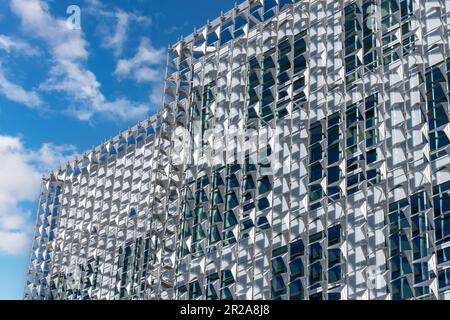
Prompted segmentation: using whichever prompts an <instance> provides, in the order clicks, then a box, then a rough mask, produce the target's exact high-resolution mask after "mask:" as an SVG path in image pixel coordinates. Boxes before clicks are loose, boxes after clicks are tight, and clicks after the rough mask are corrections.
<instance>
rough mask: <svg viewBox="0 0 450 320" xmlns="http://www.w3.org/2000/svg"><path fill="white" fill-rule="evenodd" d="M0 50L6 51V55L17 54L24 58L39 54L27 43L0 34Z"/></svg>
mask: <svg viewBox="0 0 450 320" xmlns="http://www.w3.org/2000/svg"><path fill="white" fill-rule="evenodd" d="M0 50H3V51H6V52H7V53H14V52H17V53H20V54H21V55H26V56H36V55H38V54H39V52H38V50H37V49H36V48H34V47H32V46H31V45H30V44H28V43H27V42H25V41H23V40H21V39H13V38H12V37H8V36H6V35H4V34H0Z"/></svg>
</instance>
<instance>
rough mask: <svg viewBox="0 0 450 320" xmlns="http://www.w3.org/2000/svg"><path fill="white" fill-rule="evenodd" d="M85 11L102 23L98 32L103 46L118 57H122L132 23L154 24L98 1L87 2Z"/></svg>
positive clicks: (149, 20) (89, 0)
mask: <svg viewBox="0 0 450 320" xmlns="http://www.w3.org/2000/svg"><path fill="white" fill-rule="evenodd" d="M84 11H85V12H87V13H88V14H90V15H92V16H95V17H96V20H98V21H99V22H100V24H99V27H98V31H99V34H100V36H101V38H102V42H101V45H102V46H103V47H104V48H107V49H112V50H113V52H114V55H115V56H116V57H118V56H120V55H122V52H123V49H124V45H125V43H126V42H127V40H128V32H129V30H130V26H131V24H132V23H137V24H139V25H140V26H142V27H148V26H149V25H150V24H151V23H152V20H151V19H150V18H149V17H145V16H142V15H139V14H136V13H134V12H126V11H124V10H121V9H110V8H109V7H108V6H107V5H104V4H102V3H101V2H100V1H98V0H87V7H86V9H85V10H84ZM99 17H102V18H104V20H102V19H99Z"/></svg>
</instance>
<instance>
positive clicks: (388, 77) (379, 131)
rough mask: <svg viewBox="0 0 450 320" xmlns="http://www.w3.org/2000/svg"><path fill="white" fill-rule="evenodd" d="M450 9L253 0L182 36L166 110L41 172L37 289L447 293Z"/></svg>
mask: <svg viewBox="0 0 450 320" xmlns="http://www.w3.org/2000/svg"><path fill="white" fill-rule="evenodd" d="M449 20H450V1H448V0H434V1H419V0H365V1H362V0H357V1H355V0H353V1H351V0H339V1H332V2H330V1H319V0H318V1H313V0H311V1H306V0H303V1H295V3H292V2H291V1H288V0H285V1H282V0H278V1H275V0H273V1H269V0H266V1H248V2H244V3H242V4H240V5H239V6H237V7H236V8H234V9H233V10H231V11H229V12H227V13H225V14H223V16H222V17H220V18H218V19H216V20H213V21H212V22H209V23H208V24H207V25H206V26H205V27H202V28H200V29H198V30H196V31H195V32H194V33H193V34H192V35H190V36H188V37H186V38H183V39H181V41H180V42H179V43H177V44H176V45H174V46H172V47H171V48H169V50H168V60H167V72H166V80H165V89H164V96H165V98H164V105H163V108H162V110H161V112H159V113H158V115H157V116H155V117H152V118H151V119H148V120H146V121H143V122H141V123H140V124H139V125H137V126H136V127H134V128H132V129H130V130H129V131H126V132H124V133H123V134H121V135H119V136H117V137H115V138H113V139H112V140H111V141H109V142H107V143H105V144H103V145H101V146H100V147H98V148H96V149H95V150H92V151H90V152H88V153H86V154H85V155H84V156H83V157H82V158H80V159H79V160H78V161H76V162H74V163H72V164H70V165H69V166H68V167H67V168H65V169H61V170H57V171H55V172H53V173H52V174H50V175H49V176H48V177H47V178H46V179H45V180H44V183H43V186H42V193H41V198H40V201H39V208H38V215H37V223H36V230H35V236H34V240H33V248H32V254H31V262H30V267H29V272H28V277H27V286H26V292H25V298H27V299H310V300H318V299H449V298H450V268H449V266H450V262H449V259H450V196H449V190H450V157H449V149H450V123H449V88H450V81H449V80H450V79H449V78H450V59H449V58H448V57H449V56H450V55H449V50H450V46H449V42H450V41H449V22H450V21H449ZM223 137H225V138H223ZM249 140H251V142H252V143H250V146H249V147H248V148H247V142H248V141H249ZM255 159H256V161H255Z"/></svg>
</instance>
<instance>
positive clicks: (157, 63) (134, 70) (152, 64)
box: [114, 38, 165, 83]
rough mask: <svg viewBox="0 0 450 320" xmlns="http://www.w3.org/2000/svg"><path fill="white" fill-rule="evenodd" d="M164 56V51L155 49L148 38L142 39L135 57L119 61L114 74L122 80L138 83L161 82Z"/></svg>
mask: <svg viewBox="0 0 450 320" xmlns="http://www.w3.org/2000/svg"><path fill="white" fill-rule="evenodd" d="M164 56H165V50H164V49H162V48H155V47H154V46H152V45H151V43H150V40H149V39H148V38H143V39H142V40H141V43H140V45H139V47H138V49H137V52H136V55H135V56H134V57H132V58H130V59H120V60H119V61H118V62H117V66H116V70H115V71H114V74H115V75H117V76H119V77H122V78H131V79H133V80H135V81H136V82H138V83H142V82H158V81H161V80H162V76H161V74H162V72H161V70H162V66H163V65H164Z"/></svg>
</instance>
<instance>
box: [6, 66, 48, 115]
mask: <svg viewBox="0 0 450 320" xmlns="http://www.w3.org/2000/svg"><path fill="white" fill-rule="evenodd" d="M0 94H2V95H3V96H5V97H6V98H7V99H8V100H10V101H13V102H16V103H20V104H24V105H25V106H27V107H29V108H36V107H40V106H41V105H42V104H43V102H42V100H41V98H40V97H39V96H38V94H37V93H36V92H35V91H27V90H26V89H25V88H23V87H22V86H20V85H19V84H16V83H13V82H12V81H10V80H8V79H7V78H6V75H5V74H4V71H3V68H2V65H1V63H0Z"/></svg>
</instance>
